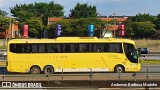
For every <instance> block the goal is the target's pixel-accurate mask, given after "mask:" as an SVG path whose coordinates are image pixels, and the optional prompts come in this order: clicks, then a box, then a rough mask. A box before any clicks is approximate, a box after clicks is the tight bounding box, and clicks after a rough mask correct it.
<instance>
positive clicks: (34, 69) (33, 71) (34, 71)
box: [30, 66, 41, 74]
mask: <svg viewBox="0 0 160 90" xmlns="http://www.w3.org/2000/svg"><path fill="white" fill-rule="evenodd" d="M30 72H31V74H40V72H41V70H40V68H39V67H38V66H32V67H31V70H30Z"/></svg>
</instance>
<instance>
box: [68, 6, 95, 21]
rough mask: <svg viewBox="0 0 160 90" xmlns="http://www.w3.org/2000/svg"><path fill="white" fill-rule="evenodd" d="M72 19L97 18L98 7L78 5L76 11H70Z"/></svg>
mask: <svg viewBox="0 0 160 90" xmlns="http://www.w3.org/2000/svg"><path fill="white" fill-rule="evenodd" d="M70 12H71V13H70V15H69V17H70V18H90V17H96V16H97V14H98V13H97V9H96V6H91V5H88V4H80V3H78V4H77V5H76V6H75V7H74V9H71V10H70Z"/></svg>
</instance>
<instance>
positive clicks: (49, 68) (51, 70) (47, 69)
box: [43, 66, 54, 74]
mask: <svg viewBox="0 0 160 90" xmlns="http://www.w3.org/2000/svg"><path fill="white" fill-rule="evenodd" d="M43 72H44V74H52V73H54V68H53V67H52V66H45V67H44V70H43Z"/></svg>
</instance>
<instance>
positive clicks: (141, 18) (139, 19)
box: [132, 13, 156, 22]
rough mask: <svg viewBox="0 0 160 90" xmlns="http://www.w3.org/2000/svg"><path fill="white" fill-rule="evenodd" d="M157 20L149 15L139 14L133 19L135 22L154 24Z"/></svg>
mask: <svg viewBox="0 0 160 90" xmlns="http://www.w3.org/2000/svg"><path fill="white" fill-rule="evenodd" d="M155 19H156V17H155V16H152V15H149V14H145V13H144V14H140V13H139V14H138V15H136V16H135V17H132V21H133V22H145V21H150V22H153V21H154V20H155Z"/></svg>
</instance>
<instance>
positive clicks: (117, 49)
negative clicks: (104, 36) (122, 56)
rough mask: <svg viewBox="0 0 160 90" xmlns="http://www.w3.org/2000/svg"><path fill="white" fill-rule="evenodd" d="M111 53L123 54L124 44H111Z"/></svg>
mask: <svg viewBox="0 0 160 90" xmlns="http://www.w3.org/2000/svg"><path fill="white" fill-rule="evenodd" d="M109 51H110V52H116V53H123V50H122V44H121V43H112V44H109Z"/></svg>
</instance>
